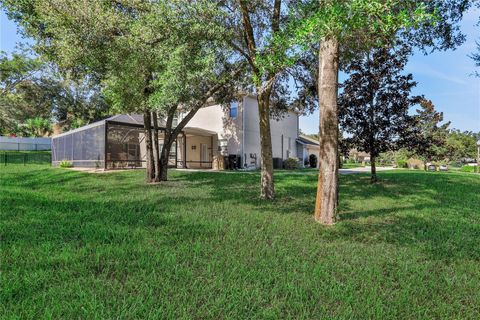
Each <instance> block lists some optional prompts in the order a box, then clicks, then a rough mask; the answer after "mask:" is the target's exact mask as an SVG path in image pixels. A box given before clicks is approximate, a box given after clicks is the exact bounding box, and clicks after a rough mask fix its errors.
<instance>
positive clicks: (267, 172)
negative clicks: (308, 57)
mask: <svg viewBox="0 0 480 320" xmlns="http://www.w3.org/2000/svg"><path fill="white" fill-rule="evenodd" d="M257 92H259V94H258V96H257V101H258V112H259V117H260V141H261V159H262V168H261V191H260V197H261V198H262V199H273V198H274V197H275V187H274V182H273V158H272V135H271V133H270V93H271V89H270V88H268V89H267V90H263V91H262V89H261V88H259V89H258V90H257Z"/></svg>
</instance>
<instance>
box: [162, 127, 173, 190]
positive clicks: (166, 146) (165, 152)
mask: <svg viewBox="0 0 480 320" xmlns="http://www.w3.org/2000/svg"><path fill="white" fill-rule="evenodd" d="M172 143H173V142H172V140H171V134H169V137H168V138H167V135H166V134H165V140H164V142H163V148H162V153H161V154H160V174H159V176H160V181H167V180H168V159H169V157H170V149H171V148H172Z"/></svg>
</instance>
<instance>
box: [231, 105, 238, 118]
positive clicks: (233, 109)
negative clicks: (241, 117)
mask: <svg viewBox="0 0 480 320" xmlns="http://www.w3.org/2000/svg"><path fill="white" fill-rule="evenodd" d="M237 115H238V102H232V103H231V104H230V118H236V117H237Z"/></svg>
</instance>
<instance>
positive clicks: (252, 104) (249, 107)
mask: <svg viewBox="0 0 480 320" xmlns="http://www.w3.org/2000/svg"><path fill="white" fill-rule="evenodd" d="M243 102H244V105H245V153H246V154H247V162H248V160H249V155H250V154H251V153H253V154H256V155H257V166H259V165H260V124H259V115H258V103H257V100H256V99H255V98H254V97H251V96H247V97H245V98H244V100H243ZM270 130H271V135H272V152H273V157H274V158H282V159H287V158H288V157H297V147H296V142H295V141H296V139H297V137H298V115H297V114H295V113H293V112H290V113H288V114H286V115H284V117H283V118H282V119H280V120H275V119H271V120H270ZM282 141H283V148H282ZM289 141H290V147H289ZM282 151H283V152H282Z"/></svg>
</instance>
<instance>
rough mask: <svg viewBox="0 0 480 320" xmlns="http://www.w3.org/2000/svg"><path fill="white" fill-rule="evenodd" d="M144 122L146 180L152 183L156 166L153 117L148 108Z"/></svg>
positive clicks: (144, 115) (144, 114)
mask: <svg viewBox="0 0 480 320" xmlns="http://www.w3.org/2000/svg"><path fill="white" fill-rule="evenodd" d="M143 123H144V131H145V146H146V152H147V172H146V176H145V182H147V183H150V182H153V181H154V179H155V167H154V163H155V161H154V157H153V146H152V118H151V114H150V111H148V110H146V111H145V112H144V113H143Z"/></svg>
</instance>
